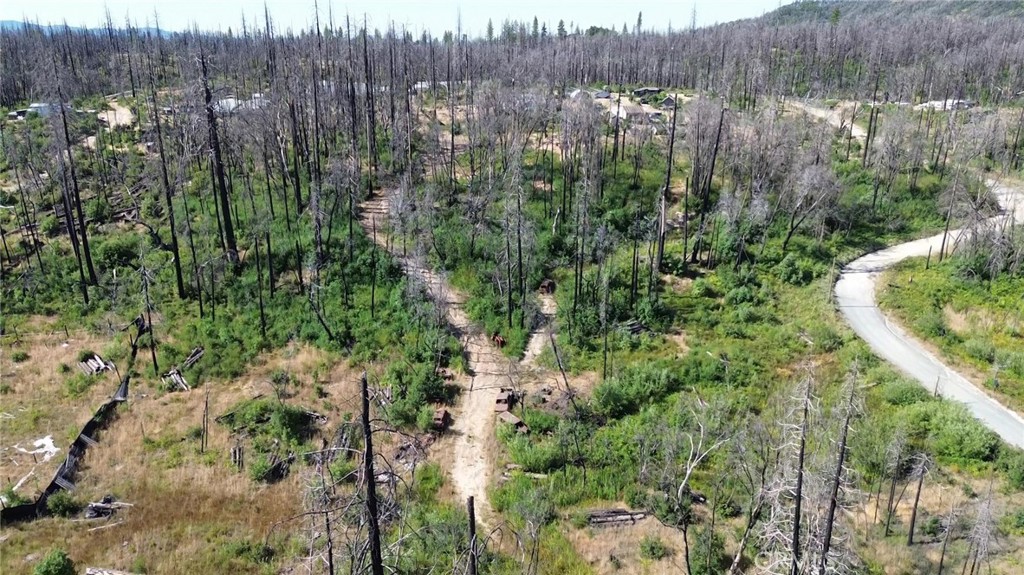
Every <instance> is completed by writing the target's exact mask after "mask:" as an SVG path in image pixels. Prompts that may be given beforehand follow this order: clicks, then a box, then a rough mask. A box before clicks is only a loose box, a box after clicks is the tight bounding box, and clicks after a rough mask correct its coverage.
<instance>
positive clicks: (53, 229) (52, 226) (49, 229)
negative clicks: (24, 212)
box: [39, 215, 60, 238]
mask: <svg viewBox="0 0 1024 575" xmlns="http://www.w3.org/2000/svg"><path fill="white" fill-rule="evenodd" d="M39 229H40V230H42V232H43V233H44V234H46V237H48V238H52V237H54V236H56V235H57V234H59V233H60V220H58V219H57V216H53V215H49V216H46V217H44V218H43V219H42V221H40V222H39Z"/></svg>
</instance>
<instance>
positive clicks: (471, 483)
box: [360, 190, 515, 526]
mask: <svg viewBox="0 0 1024 575" xmlns="http://www.w3.org/2000/svg"><path fill="white" fill-rule="evenodd" d="M388 194H389V192H388V191H386V190H385V191H382V192H380V193H378V195H376V196H374V197H373V198H371V199H369V200H367V201H365V202H363V203H362V204H361V205H360V208H361V215H360V223H361V224H362V226H363V228H364V229H365V230H366V233H367V234H368V235H371V236H372V237H373V240H374V241H375V242H376V243H377V244H378V245H380V246H381V247H383V248H384V249H389V248H393V246H390V245H389V243H388V241H387V239H388V238H387V236H386V234H385V232H384V231H383V230H382V228H385V227H386V223H387V221H388V218H387V214H388V203H387V202H388V197H387V196H388ZM389 251H391V253H392V256H393V257H395V258H396V259H397V260H398V261H399V262H400V263H401V265H402V269H404V270H405V273H406V274H408V275H409V276H410V277H412V278H415V279H418V280H419V281H421V282H423V284H424V285H425V286H426V287H427V291H428V293H429V294H430V297H431V298H432V299H434V300H435V301H436V302H438V303H440V304H441V305H442V306H444V307H445V308H446V310H445V311H446V315H447V318H448V322H449V323H450V324H451V325H452V327H454V328H455V329H456V331H457V332H458V333H459V340H460V341H461V343H462V347H463V349H464V350H465V353H466V356H467V359H468V362H467V364H468V369H469V377H468V381H467V378H466V377H459V378H457V379H456V381H457V382H458V383H459V385H460V386H461V387H462V393H461V394H460V395H459V400H458V403H457V404H456V406H455V408H454V409H453V414H452V415H453V423H452V426H451V433H452V434H453V435H454V436H455V441H454V453H453V454H452V455H453V462H452V467H451V469H450V472H451V479H452V484H453V487H454V489H455V493H456V494H457V495H458V498H459V501H460V502H465V501H466V498H467V497H469V496H473V497H475V499H476V513H477V518H478V519H479V520H480V522H481V523H483V524H484V525H485V526H488V525H493V524H494V521H493V519H494V517H495V513H494V510H493V509H492V508H491V505H490V501H489V500H488V498H487V488H488V486H489V485H490V483H491V475H492V461H493V458H492V457H491V456H490V455H491V454H490V453H489V450H488V445H489V444H490V443H491V439H492V438H493V437H494V423H495V417H494V400H495V396H496V395H497V393H498V391H497V390H498V388H499V387H502V386H509V385H510V383H511V382H512V379H513V374H514V373H515V369H514V368H515V366H514V362H512V360H510V359H509V358H507V357H505V356H504V355H502V353H501V351H499V350H498V349H497V348H496V347H495V346H494V344H493V343H492V342H491V341H490V339H489V338H488V337H487V335H486V334H485V333H483V332H481V331H480V329H479V328H478V327H477V326H476V325H474V324H473V322H472V321H470V319H469V316H467V315H466V312H465V310H464V309H463V304H464V303H465V301H466V298H465V296H464V295H463V294H461V293H459V292H458V291H456V290H454V289H452V287H451V286H450V285H449V284H448V282H447V281H446V280H445V279H444V278H443V277H442V276H440V275H438V274H437V273H435V272H434V271H433V270H431V269H428V268H426V267H424V266H423V265H422V264H420V263H418V262H415V261H413V260H412V258H409V257H406V256H403V255H401V252H400V251H398V250H389Z"/></svg>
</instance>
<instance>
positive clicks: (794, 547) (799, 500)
mask: <svg viewBox="0 0 1024 575" xmlns="http://www.w3.org/2000/svg"><path fill="white" fill-rule="evenodd" d="M805 393H806V395H805V396H804V413H803V420H802V421H801V423H800V451H799V453H798V455H797V476H796V489H795V492H794V494H793V540H792V542H791V547H790V550H791V553H792V562H791V563H790V575H799V573H800V551H801V550H800V517H801V507H802V505H803V491H804V456H805V449H806V447H807V419H808V415H809V412H810V403H811V399H810V395H811V384H810V382H808V383H807V390H806V392H805Z"/></svg>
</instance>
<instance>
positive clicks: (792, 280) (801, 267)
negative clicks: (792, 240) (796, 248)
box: [775, 252, 818, 286]
mask: <svg viewBox="0 0 1024 575" xmlns="http://www.w3.org/2000/svg"><path fill="white" fill-rule="evenodd" d="M775 274H776V275H777V276H778V277H779V279H781V280H782V281H784V282H786V283H788V284H792V285H795V286H803V285H807V284H809V283H811V281H813V280H814V278H815V276H816V275H818V269H817V266H815V264H814V262H812V261H809V260H806V259H804V258H800V257H798V256H797V255H796V254H795V253H793V252H790V253H788V254H786V257H784V258H782V261H781V262H779V263H778V264H776V266H775Z"/></svg>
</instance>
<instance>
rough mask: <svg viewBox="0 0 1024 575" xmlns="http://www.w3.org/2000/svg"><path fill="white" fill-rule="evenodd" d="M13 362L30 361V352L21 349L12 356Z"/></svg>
mask: <svg viewBox="0 0 1024 575" xmlns="http://www.w3.org/2000/svg"><path fill="white" fill-rule="evenodd" d="M11 361H13V362H14V363H21V362H23V361H28V352H26V351H23V350H20V349H19V350H18V351H16V352H14V353H12V354H11Z"/></svg>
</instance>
